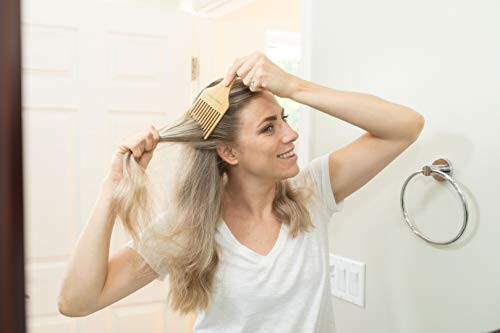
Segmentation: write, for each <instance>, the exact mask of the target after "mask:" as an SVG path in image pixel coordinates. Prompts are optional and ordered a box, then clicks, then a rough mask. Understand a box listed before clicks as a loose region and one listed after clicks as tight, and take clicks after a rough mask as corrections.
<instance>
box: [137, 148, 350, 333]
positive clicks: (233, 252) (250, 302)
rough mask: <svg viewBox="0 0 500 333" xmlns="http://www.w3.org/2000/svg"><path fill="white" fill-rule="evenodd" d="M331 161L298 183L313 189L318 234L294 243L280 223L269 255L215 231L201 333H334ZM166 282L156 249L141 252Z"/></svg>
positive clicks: (302, 235)
mask: <svg viewBox="0 0 500 333" xmlns="http://www.w3.org/2000/svg"><path fill="white" fill-rule="evenodd" d="M328 155H329V154H324V155H322V156H320V157H317V158H315V159H313V160H312V161H310V162H309V163H308V164H307V165H306V166H305V167H304V168H302V169H301V170H300V172H299V174H298V175H296V176H295V177H292V178H289V181H290V182H295V184H305V185H309V186H311V187H312V188H313V191H314V193H315V194H316V198H315V199H314V200H312V201H311V202H310V203H309V204H308V207H307V208H308V211H309V214H310V216H311V221H312V223H313V225H314V228H313V229H312V230H311V231H309V232H299V234H298V235H297V236H296V237H295V238H292V237H291V236H290V235H289V226H288V225H287V224H285V223H281V228H280V232H279V235H278V238H277V239H276V241H275V244H274V245H273V247H272V249H271V250H270V252H269V253H268V254H267V255H261V254H259V253H257V252H255V251H253V250H251V249H250V248H248V247H247V246H245V245H243V244H242V243H240V242H239V241H238V240H237V239H236V237H235V236H234V235H233V234H232V232H231V230H230V229H229V227H228V226H227V224H226V223H225V222H224V220H223V219H222V218H221V219H220V221H219V223H218V225H217V229H216V231H215V239H216V242H217V244H218V246H219V250H220V258H219V263H218V266H217V269H216V272H215V276H214V289H213V292H212V294H211V296H210V297H211V298H210V304H209V306H208V307H207V308H206V309H201V310H200V311H199V313H198V316H197V318H196V321H195V324H194V332H196V333H215V332H217V333H225V332H231V333H234V332H242V333H247V332H251V333H256V332H280V333H281V332H283V333H286V332H290V333H293V332H301V333H302V332H304V333H307V332H320V333H323V332H325V333H327V332H328V333H332V332H335V321H334V313H333V305H332V294H331V288H330V271H329V267H330V265H329V249H328V232H327V231H328V230H327V226H328V222H329V221H330V220H331V217H332V215H333V214H334V213H336V212H339V211H341V210H342V208H343V204H344V201H342V202H339V203H337V202H336V201H335V198H334V196H333V192H332V188H331V184H330V176H329V162H328ZM139 252H140V253H141V254H142V255H143V257H144V258H145V259H146V261H148V263H149V264H150V265H151V267H152V268H153V269H155V270H156V271H157V272H159V274H160V276H159V277H158V279H159V280H163V279H165V276H166V275H167V273H166V269H165V268H164V267H161V266H160V265H159V264H157V262H158V259H154V255H152V254H151V253H152V252H153V251H152V250H150V251H148V250H147V249H146V248H143V249H142V251H139Z"/></svg>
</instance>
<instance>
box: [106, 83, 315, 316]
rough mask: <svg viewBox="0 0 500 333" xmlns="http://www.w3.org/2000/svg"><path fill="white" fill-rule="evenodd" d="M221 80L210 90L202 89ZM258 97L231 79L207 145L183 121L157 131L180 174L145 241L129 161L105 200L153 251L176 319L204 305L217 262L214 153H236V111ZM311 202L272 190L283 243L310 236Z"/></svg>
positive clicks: (218, 172)
mask: <svg viewBox="0 0 500 333" xmlns="http://www.w3.org/2000/svg"><path fill="white" fill-rule="evenodd" d="M221 80H222V79H218V80H216V81H214V82H212V83H211V84H209V85H208V86H207V88H208V87H212V86H214V85H216V84H218V83H219V82H220V81H221ZM200 93H201V92H200ZM259 93H260V92H252V91H251V90H250V89H249V88H248V87H247V86H245V85H244V84H243V82H242V81H241V79H239V78H238V79H237V80H236V81H235V83H234V84H233V86H232V87H231V90H230V94H229V109H228V110H227V112H226V113H225V115H224V117H223V118H222V119H221V121H220V122H219V124H218V125H217V126H216V128H215V129H214V131H213V132H212V134H211V135H210V137H209V138H208V139H207V140H204V139H203V136H202V130H201V127H200V126H199V125H198V123H197V122H196V121H194V120H193V119H192V118H190V117H189V116H187V113H186V114H184V116H183V117H182V118H181V119H180V120H179V121H177V122H176V124H174V125H173V126H168V127H167V126H165V127H163V128H161V129H160V130H159V132H160V142H174V143H180V144H181V145H182V147H181V148H182V150H181V154H180V156H181V161H180V164H179V165H180V166H182V167H178V168H177V170H176V177H174V178H173V179H174V180H175V184H174V187H173V190H174V192H173V193H172V194H173V196H172V198H173V200H172V202H171V204H170V206H169V208H168V214H166V217H165V218H164V219H162V220H161V221H160V224H161V225H162V230H161V231H160V230H155V231H154V232H149V233H148V235H147V239H144V238H140V237H139V234H141V233H142V231H144V230H145V228H146V227H147V226H148V223H149V222H150V221H152V220H153V216H154V214H153V206H152V200H151V199H152V197H151V193H150V183H149V180H148V176H147V174H146V172H145V171H144V170H143V168H142V167H140V166H139V164H138V163H137V162H136V161H135V159H134V158H132V156H133V155H132V154H130V153H127V154H126V155H125V156H126V157H125V158H124V161H123V170H124V175H123V179H122V180H121V182H120V183H119V184H118V186H117V188H116V190H115V192H114V194H113V198H112V201H111V205H112V209H113V210H114V211H115V212H116V214H117V216H118V218H119V219H120V220H121V223H122V225H123V227H124V229H125V231H126V232H127V233H128V234H129V235H131V237H132V238H133V239H134V240H135V241H138V240H141V241H142V242H148V244H154V252H155V255H156V256H159V258H161V265H162V266H163V265H164V266H163V267H166V268H167V271H168V277H169V282H170V283H169V294H168V298H169V300H170V306H171V308H172V309H173V310H174V311H179V312H180V313H181V314H186V313H189V312H192V311H194V310H199V309H205V308H206V307H207V306H208V305H209V301H210V294H211V292H212V291H213V287H214V286H213V281H214V274H215V271H216V269H217V265H218V263H219V258H220V252H219V251H220V249H219V247H218V244H217V243H216V241H215V231H216V228H217V225H218V223H219V222H220V221H221V217H222V208H223V207H222V205H223V200H222V198H223V193H224V185H225V183H226V181H227V177H228V173H227V170H228V167H229V165H228V164H227V163H226V162H225V161H224V160H223V159H221V158H220V156H219V155H218V154H217V152H216V150H215V148H216V147H219V146H225V145H228V146H233V147H236V146H238V132H239V130H240V128H241V126H242V125H241V122H240V119H241V118H240V117H241V116H240V114H241V110H242V108H243V106H244V105H245V104H246V103H248V102H249V101H250V100H251V99H252V97H254V96H255V94H259ZM198 96H199V94H198ZM196 98H197V97H196ZM311 194H313V193H312V191H311V188H310V187H308V186H303V187H299V186H296V187H295V186H293V185H292V184H291V183H289V182H288V180H287V179H284V180H281V181H279V182H277V183H276V195H275V198H274V201H273V206H272V207H273V213H274V215H275V217H276V218H277V219H278V220H279V221H281V222H282V223H285V224H287V225H288V226H289V233H290V235H291V237H296V236H297V235H298V233H299V232H301V231H303V232H307V231H310V228H314V226H313V224H312V222H311V218H310V216H309V212H308V209H307V202H308V200H309V198H310V197H311ZM163 227H164V228H163ZM144 265H146V263H145V262H144ZM144 268H145V267H144ZM144 271H146V270H145V269H144Z"/></svg>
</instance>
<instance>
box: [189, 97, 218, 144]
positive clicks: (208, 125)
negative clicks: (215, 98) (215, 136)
mask: <svg viewBox="0 0 500 333" xmlns="http://www.w3.org/2000/svg"><path fill="white" fill-rule="evenodd" d="M189 114H190V115H191V117H192V118H194V119H195V120H197V121H198V122H199V123H200V126H201V128H202V129H203V139H205V140H206V139H207V138H208V136H209V135H210V133H212V131H213V129H214V128H215V126H216V125H217V123H218V122H219V120H220V118H221V117H222V114H220V113H219V112H217V110H216V109H215V108H213V107H212V106H210V105H209V104H208V103H207V102H205V101H204V100H202V99H201V98H200V99H198V100H197V101H196V103H194V105H193V107H192V108H191V109H190V110H189Z"/></svg>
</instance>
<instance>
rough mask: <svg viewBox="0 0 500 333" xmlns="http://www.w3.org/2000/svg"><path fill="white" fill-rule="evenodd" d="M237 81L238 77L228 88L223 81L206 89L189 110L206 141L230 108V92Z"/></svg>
mask: <svg viewBox="0 0 500 333" xmlns="http://www.w3.org/2000/svg"><path fill="white" fill-rule="evenodd" d="M235 80H236V75H235V76H234V78H233V80H232V81H231V83H229V85H228V86H227V87H226V86H224V84H223V82H224V80H222V81H221V82H220V83H219V84H217V85H216V86H214V87H210V88H206V89H205V90H203V92H202V93H201V94H200V96H199V97H198V98H197V99H196V101H195V102H194V103H193V105H192V106H191V108H190V109H189V111H188V114H189V116H191V118H193V119H195V120H197V121H198V122H199V123H200V126H201V128H202V129H203V139H204V140H206V139H207V138H208V137H209V136H210V134H211V133H212V131H213V130H214V128H215V126H217V124H218V123H219V121H220V120H221V119H222V116H224V114H225V113H226V111H227V109H228V108H229V91H230V90H231V87H232V86H233V83H234V81H235Z"/></svg>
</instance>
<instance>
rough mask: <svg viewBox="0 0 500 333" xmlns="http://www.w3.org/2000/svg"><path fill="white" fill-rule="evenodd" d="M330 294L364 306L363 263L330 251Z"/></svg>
mask: <svg viewBox="0 0 500 333" xmlns="http://www.w3.org/2000/svg"><path fill="white" fill-rule="evenodd" d="M329 266H330V281H331V290H332V294H333V295H334V296H336V297H339V298H341V299H343V300H346V301H348V302H351V303H354V304H357V305H359V306H362V307H364V306H365V264H364V263H362V262H359V261H354V260H351V259H348V258H344V257H341V256H337V255H333V254H331V253H330V262H329Z"/></svg>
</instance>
